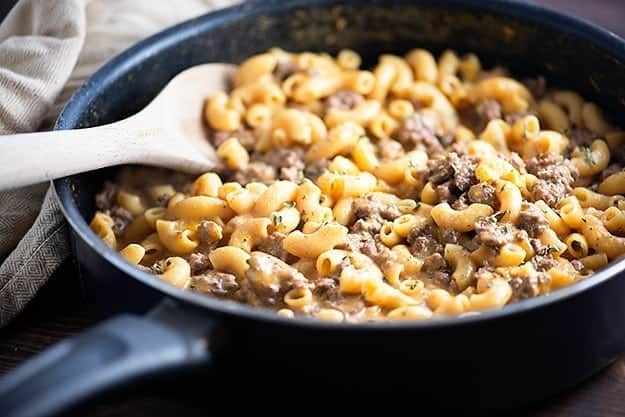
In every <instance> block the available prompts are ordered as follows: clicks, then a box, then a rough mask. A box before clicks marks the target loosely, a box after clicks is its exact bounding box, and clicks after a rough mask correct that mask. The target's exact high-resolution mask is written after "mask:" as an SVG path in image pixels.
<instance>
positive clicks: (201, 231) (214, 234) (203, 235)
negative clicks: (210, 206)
mask: <svg viewBox="0 0 625 417" xmlns="http://www.w3.org/2000/svg"><path fill="white" fill-rule="evenodd" d="M197 233H198V239H199V241H200V243H203V244H205V245H208V247H210V248H213V247H215V246H217V244H218V243H219V241H220V240H221V238H222V237H223V234H222V230H221V227H220V226H219V225H218V224H217V223H215V222H214V221H212V220H202V221H201V222H200V225H199V226H198V229H197Z"/></svg>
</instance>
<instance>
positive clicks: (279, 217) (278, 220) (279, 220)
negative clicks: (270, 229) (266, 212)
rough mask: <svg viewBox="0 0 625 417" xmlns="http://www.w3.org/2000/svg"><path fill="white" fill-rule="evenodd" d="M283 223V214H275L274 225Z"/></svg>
mask: <svg viewBox="0 0 625 417" xmlns="http://www.w3.org/2000/svg"><path fill="white" fill-rule="evenodd" d="M281 223H282V215H280V214H274V215H273V225H274V226H275V227H278V225H280V224H281Z"/></svg>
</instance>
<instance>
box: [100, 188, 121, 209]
mask: <svg viewBox="0 0 625 417" xmlns="http://www.w3.org/2000/svg"><path fill="white" fill-rule="evenodd" d="M118 191H119V187H118V186H117V185H115V184H113V183H112V182H110V181H106V182H105V183H104V188H102V191H100V192H99V193H97V194H96V195H95V206H96V208H97V209H98V210H108V209H110V208H111V207H113V205H114V204H115V197H116V196H117V192H118Z"/></svg>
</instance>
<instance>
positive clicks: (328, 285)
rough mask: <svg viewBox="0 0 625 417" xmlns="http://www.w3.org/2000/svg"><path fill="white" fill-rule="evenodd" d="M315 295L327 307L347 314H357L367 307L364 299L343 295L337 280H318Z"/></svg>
mask: <svg viewBox="0 0 625 417" xmlns="http://www.w3.org/2000/svg"><path fill="white" fill-rule="evenodd" d="M314 293H315V295H316V296H317V297H318V299H319V301H320V303H321V304H322V305H324V306H325V307H328V308H335V309H337V310H340V311H343V312H344V313H347V314H357V313H358V312H360V311H362V310H363V309H364V308H365V307H366V305H365V302H364V300H363V299H362V297H360V296H358V295H346V294H342V293H341V291H340V290H339V282H338V279H336V278H321V279H319V280H317V281H316V282H315V289H314Z"/></svg>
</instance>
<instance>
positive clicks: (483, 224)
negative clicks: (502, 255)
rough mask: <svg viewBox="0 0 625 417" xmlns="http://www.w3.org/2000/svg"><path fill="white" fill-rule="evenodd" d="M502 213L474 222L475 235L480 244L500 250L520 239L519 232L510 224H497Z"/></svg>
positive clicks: (520, 234)
mask: <svg viewBox="0 0 625 417" xmlns="http://www.w3.org/2000/svg"><path fill="white" fill-rule="evenodd" d="M501 215H502V213H495V214H493V215H492V216H488V217H482V218H480V219H479V220H478V221H476V222H475V233H476V236H477V239H478V241H479V242H480V243H482V244H484V245H486V246H490V247H492V248H500V247H501V246H503V245H505V244H506V243H510V242H513V241H515V240H519V239H520V238H522V237H523V236H522V234H523V233H525V232H522V233H520V232H521V231H519V230H515V229H514V227H513V226H512V225H511V224H510V223H504V224H498V223H497V222H498V221H499V218H500V216H501Z"/></svg>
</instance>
